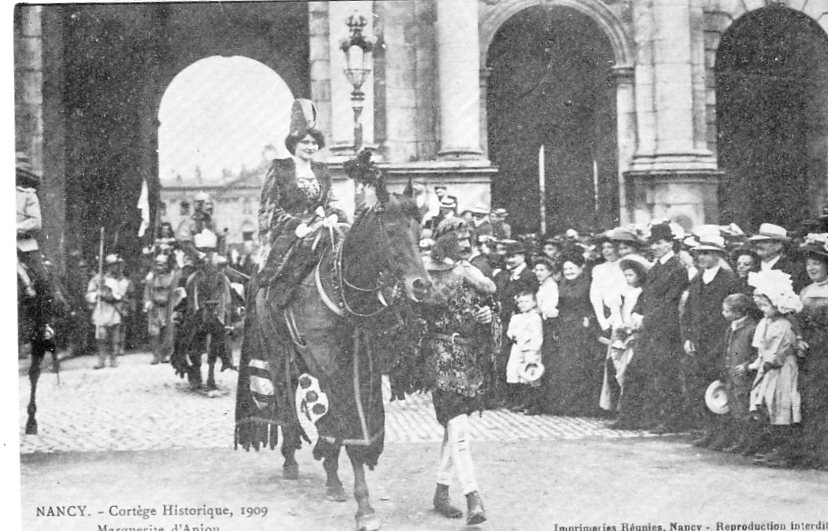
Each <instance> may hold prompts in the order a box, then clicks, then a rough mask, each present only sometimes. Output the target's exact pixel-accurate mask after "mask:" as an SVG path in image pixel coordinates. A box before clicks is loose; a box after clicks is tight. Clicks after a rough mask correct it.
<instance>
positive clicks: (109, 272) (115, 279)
mask: <svg viewBox="0 0 828 531" xmlns="http://www.w3.org/2000/svg"><path fill="white" fill-rule="evenodd" d="M121 264H122V261H121V259H120V258H119V257H118V255H115V254H110V255H107V256H106V259H105V261H104V275H103V278H101V277H100V275H97V274H96V275H95V276H94V277H92V279H91V280H90V281H89V285H88V286H87V287H86V302H87V303H88V304H89V305H90V306H91V307H92V308H93V309H92V324H94V325H95V341H96V343H97V344H98V364H97V365H95V369H103V368H104V364H105V362H106V356H107V354H108V355H109V364H110V366H111V367H117V366H118V360H117V358H118V356H120V355H122V354H123V349H124V337H123V330H122V327H121V323H122V322H123V317H122V316H123V313H124V299H125V298H126V292H127V288H128V287H129V281H128V280H127V279H126V278H125V277H124V276H123V274H121Z"/></svg>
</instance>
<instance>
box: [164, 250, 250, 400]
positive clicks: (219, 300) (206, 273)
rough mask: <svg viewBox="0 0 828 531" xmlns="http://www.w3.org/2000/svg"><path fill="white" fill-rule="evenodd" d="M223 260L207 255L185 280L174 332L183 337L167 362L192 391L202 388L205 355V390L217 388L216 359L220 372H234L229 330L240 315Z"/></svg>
mask: <svg viewBox="0 0 828 531" xmlns="http://www.w3.org/2000/svg"><path fill="white" fill-rule="evenodd" d="M223 260H224V259H223V258H221V257H219V256H218V255H216V254H215V253H214V252H208V253H207V256H206V257H205V258H204V259H203V260H202V261H201V263H200V264H199V266H198V269H196V271H195V272H193V274H192V275H190V277H189V278H188V279H187V284H186V292H187V297H186V299H185V300H184V302H183V304H185V305H186V307H185V308H184V311H183V313H184V318H183V321H182V326H181V328H180V330H178V332H177V333H179V334H181V335H182V341H180V342H179V345H180V347H179V348H178V349H176V350H175V351H174V352H173V355H172V357H171V359H170V363H171V364H172V366H173V368H174V369H175V371H176V373H177V374H179V375H180V376H182V377H183V376H185V375H186V376H187V380H188V381H189V382H190V385H191V386H192V387H193V388H194V389H200V388H201V387H202V385H203V380H202V377H201V355H202V354H203V353H204V352H205V351H206V352H207V364H208V367H209V368H208V372H207V385H206V387H207V389H209V390H213V389H217V388H218V387H217V386H216V378H215V366H216V360H218V359H221V364H222V365H221V370H222V371H223V370H225V369H235V366H234V365H233V361H232V357H231V348H230V341H229V337H228V334H229V330H230V329H231V328H230V327H231V326H232V324H233V323H234V322H235V320H236V319H237V318H238V316H240V314H241V312H240V311H239V308H240V307H241V305H240V304H239V301H238V300H237V298H238V295H236V293H235V291H233V290H232V289H231V288H230V281H229V280H228V278H227V275H226V274H225V269H224V266H223V263H222V261H223Z"/></svg>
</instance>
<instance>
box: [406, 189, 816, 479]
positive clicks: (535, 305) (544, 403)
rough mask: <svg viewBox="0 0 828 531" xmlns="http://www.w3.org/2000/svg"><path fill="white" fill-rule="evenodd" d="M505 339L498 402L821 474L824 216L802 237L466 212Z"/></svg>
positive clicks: (771, 230)
mask: <svg viewBox="0 0 828 531" xmlns="http://www.w3.org/2000/svg"><path fill="white" fill-rule="evenodd" d="M456 204H457V201H456V198H454V197H452V196H450V195H447V194H445V193H443V195H442V198H441V202H440V211H439V213H438V214H436V215H435V216H432V217H431V218H427V219H426V221H425V223H424V230H423V239H422V241H421V247H422V251H423V253H424V254H428V253H429V249H430V246H431V245H432V244H433V241H432V240H431V230H432V227H436V225H437V224H439V223H440V221H441V220H443V219H445V218H446V217H449V216H459V217H462V218H464V219H466V222H467V224H468V226H469V228H470V229H471V231H472V233H473V248H474V249H473V254H472V256H471V257H470V259H469V261H470V263H471V264H472V265H475V266H476V267H477V268H478V269H480V271H482V272H483V273H484V274H485V275H486V276H488V277H490V278H492V279H493V280H494V283H495V285H496V286H497V297H498V299H499V302H500V318H501V320H502V322H503V328H504V342H503V343H504V347H503V351H502V352H501V356H500V358H499V359H498V360H496V363H495V371H496V382H495V385H494V393H493V398H492V399H491V401H490V402H491V403H490V404H489V405H490V407H508V408H510V409H512V410H514V411H521V412H524V413H526V414H549V415H577V416H594V417H600V418H605V419H606V421H607V422H608V425H609V426H610V427H612V428H614V429H622V430H627V429H631V430H649V431H653V432H655V433H661V434H664V433H691V434H694V435H695V438H694V440H693V441H692V442H693V444H695V445H696V446H699V447H709V448H711V449H713V450H718V451H729V452H734V453H736V452H739V453H742V454H744V455H749V456H752V457H753V459H754V461H755V462H756V463H761V464H765V465H769V466H818V467H824V466H826V465H828V207H826V210H825V211H824V212H823V213H822V215H821V216H820V217H819V218H817V219H813V220H809V221H807V222H805V223H803V224H802V226H801V227H799V228H798V230H796V231H790V232H789V231H788V230H786V229H785V228H783V227H781V226H778V225H775V224H771V223H764V224H762V225H761V227H760V228H759V230H757V231H756V232H755V233H754V234H746V233H744V232H743V231H742V230H741V229H740V228H739V227H738V226H736V225H734V224H731V225H729V226H716V225H704V226H700V227H695V228H694V229H693V231H692V232H685V231H684V230H683V229H682V227H680V226H679V225H677V224H675V223H671V222H669V221H666V220H665V221H663V222H656V223H653V224H651V225H650V226H649V227H647V228H638V227H615V228H613V229H610V230H606V231H601V232H596V233H591V234H579V233H578V232H576V231H575V230H572V229H570V230H567V231H566V232H564V233H561V234H550V235H542V236H539V235H536V234H525V235H513V234H512V231H511V227H509V224H508V223H507V222H506V219H507V216H508V213H507V212H505V211H504V210H503V209H495V210H493V211H492V212H488V211H487V210H486V209H483V208H476V209H470V210H468V211H465V212H462V213H460V214H458V213H457V212H456Z"/></svg>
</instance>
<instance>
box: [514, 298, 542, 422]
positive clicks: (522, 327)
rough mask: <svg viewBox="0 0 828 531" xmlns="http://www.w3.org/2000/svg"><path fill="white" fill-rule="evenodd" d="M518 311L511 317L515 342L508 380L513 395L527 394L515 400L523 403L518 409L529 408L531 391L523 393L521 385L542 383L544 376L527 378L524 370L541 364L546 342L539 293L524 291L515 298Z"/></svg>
mask: <svg viewBox="0 0 828 531" xmlns="http://www.w3.org/2000/svg"><path fill="white" fill-rule="evenodd" d="M515 303H516V304H517V307H518V312H519V313H516V314H514V315H512V318H511V319H510V320H509V327H508V329H507V330H506V336H507V337H508V338H509V339H510V340H511V341H512V349H511V351H510V353H509V361H508V362H507V363H506V383H507V384H509V390H510V394H512V397H513V398H515V399H517V398H518V397H519V396H520V395H523V398H524V400H513V401H511V403H513V404H519V405H518V406H515V407H513V409H515V410H520V409H524V408H525V407H527V401H528V399H529V396H528V393H526V392H521V389H520V387H521V385H527V384H528V385H530V386H532V387H538V386H540V379H536V380H533V381H529V380H527V379H525V378H524V377H523V372H524V371H523V369H524V368H525V367H526V366H527V365H529V364H540V363H541V346H542V345H543V320H542V319H541V316H540V313H538V305H537V302H536V301H535V294H534V293H532V292H531V291H521V292H520V293H518V295H517V296H516V297H515Z"/></svg>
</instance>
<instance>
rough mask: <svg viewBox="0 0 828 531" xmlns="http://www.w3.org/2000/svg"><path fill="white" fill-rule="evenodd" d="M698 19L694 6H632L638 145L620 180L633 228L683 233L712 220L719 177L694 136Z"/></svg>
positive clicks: (681, 1)
mask: <svg viewBox="0 0 828 531" xmlns="http://www.w3.org/2000/svg"><path fill="white" fill-rule="evenodd" d="M700 13H701V12H700V6H699V0H640V1H639V2H636V4H635V7H634V17H633V20H634V29H635V38H636V48H637V55H636V67H635V101H636V121H637V126H638V131H637V134H638V146H637V149H636V152H635V155H634V156H633V160H632V164H631V166H630V170H629V171H628V172H627V173H626V174H625V175H624V180H625V183H626V185H625V188H626V193H627V198H626V200H627V205H628V208H629V209H631V210H632V211H633V212H632V218H633V221H635V222H637V223H647V222H649V221H650V220H652V219H653V218H664V217H667V218H671V219H674V220H675V221H677V222H679V223H681V224H682V225H683V226H685V228H690V227H692V226H693V225H697V224H702V223H715V222H716V221H717V220H718V204H717V199H716V197H717V188H718V183H719V179H720V178H721V172H719V171H718V170H717V165H716V159H715V157H714V156H713V154H712V153H711V152H710V150H708V149H707V143H706V138H705V136H704V135H703V134H701V133H702V132H703V131H704V127H706V125H705V124H706V118H705V112H706V109H705V104H704V103H705V102H704V101H703V98H704V97H705V93H704V91H703V90H699V87H700V86H701V87H703V86H704V76H705V69H704V55H703V38H704V35H703V28H704V26H703V24H701V23H700V20H701V16H700ZM699 99H701V101H697V100H699ZM619 116H620V108H619ZM619 126H620V123H619ZM619 162H620V161H619Z"/></svg>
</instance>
